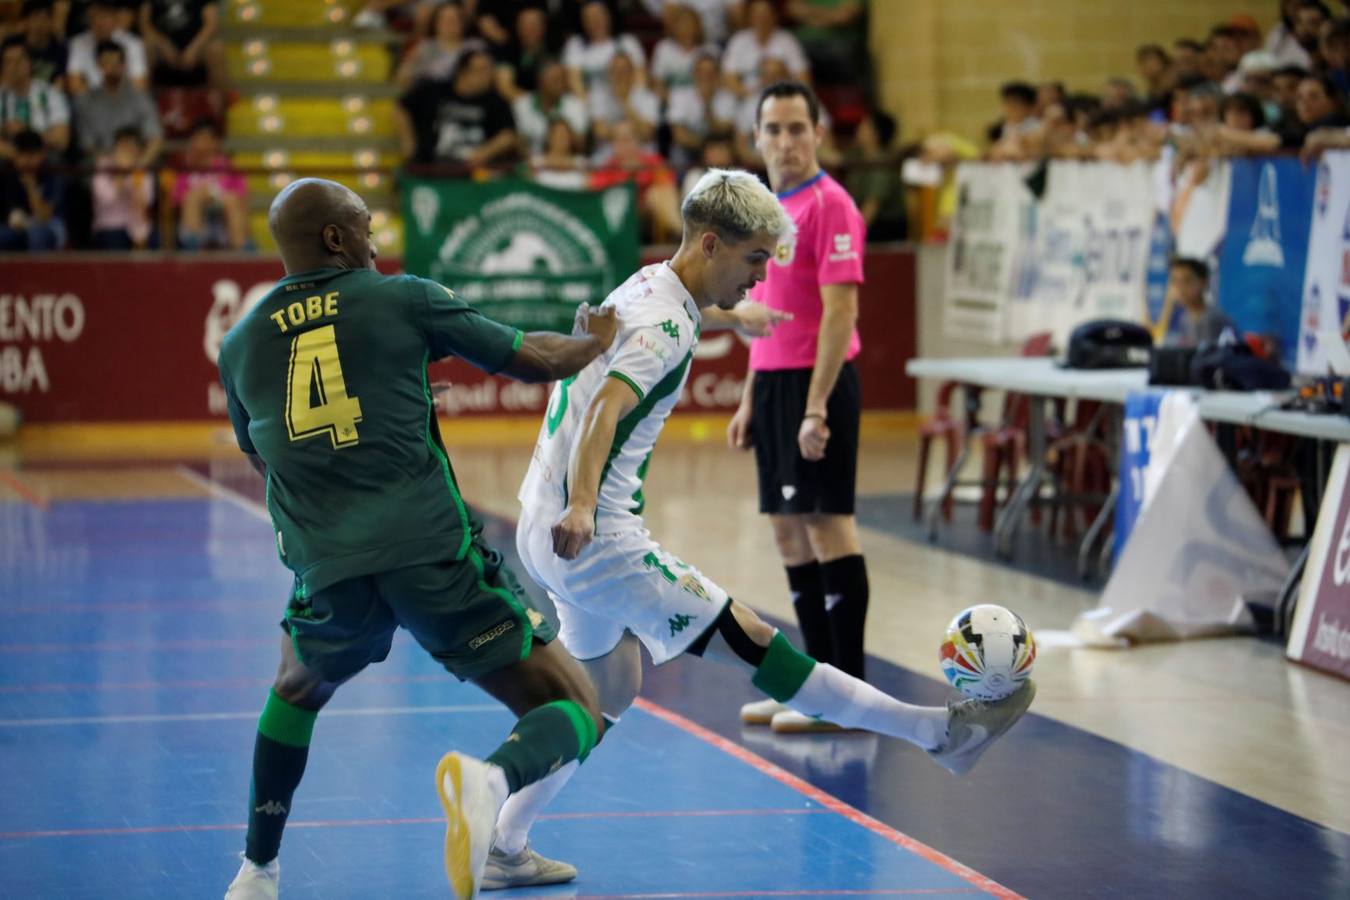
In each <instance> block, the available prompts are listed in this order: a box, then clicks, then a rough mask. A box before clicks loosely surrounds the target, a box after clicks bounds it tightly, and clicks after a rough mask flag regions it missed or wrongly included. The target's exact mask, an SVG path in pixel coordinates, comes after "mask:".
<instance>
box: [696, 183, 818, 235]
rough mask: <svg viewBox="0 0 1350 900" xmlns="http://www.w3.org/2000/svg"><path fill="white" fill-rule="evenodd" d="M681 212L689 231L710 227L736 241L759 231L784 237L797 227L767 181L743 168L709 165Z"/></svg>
mask: <svg viewBox="0 0 1350 900" xmlns="http://www.w3.org/2000/svg"><path fill="white" fill-rule="evenodd" d="M680 213H681V214H682V215H683V216H684V233H685V234H686V235H694V234H697V233H698V232H701V231H711V232H713V233H715V234H716V235H717V236H718V237H720V238H722V239H724V240H728V241H731V242H733V243H740V242H741V241H744V240H746V239H748V238H750V237H752V236H754V235H757V234H767V235H771V236H773V237H775V238H777V239H778V240H780V241H781V240H783V239H784V238H786V237H788V236H789V235H791V234H792V233H793V232H795V231H796V230H797V227H796V226H795V225H793V224H792V218H791V216H789V215H788V214H787V210H786V209H784V208H783V204H781V203H779V202H778V198H777V197H775V196H774V195H773V193H772V192H771V191H770V190H769V189H768V188H767V187H765V186H764V183H763V182H762V181H760V180H759V179H758V178H757V177H755V176H754V175H752V174H751V173H749V172H745V171H742V170H740V169H709V170H708V171H707V172H706V173H704V175H703V177H702V178H700V179H699V180H698V183H697V184H695V185H694V189H693V190H691V191H690V192H689V196H688V197H685V198H684V205H683V206H682V207H681V208H680Z"/></svg>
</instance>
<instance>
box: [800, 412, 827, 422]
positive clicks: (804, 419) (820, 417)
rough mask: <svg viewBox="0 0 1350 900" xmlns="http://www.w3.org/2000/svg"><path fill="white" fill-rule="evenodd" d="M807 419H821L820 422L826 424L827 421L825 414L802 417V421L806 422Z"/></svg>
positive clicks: (807, 414)
mask: <svg viewBox="0 0 1350 900" xmlns="http://www.w3.org/2000/svg"><path fill="white" fill-rule="evenodd" d="M807 419H819V420H820V421H822V422H824V421H825V414H824V413H806V414H805V415H804V416H802V421H803V422H805V421H806V420H807Z"/></svg>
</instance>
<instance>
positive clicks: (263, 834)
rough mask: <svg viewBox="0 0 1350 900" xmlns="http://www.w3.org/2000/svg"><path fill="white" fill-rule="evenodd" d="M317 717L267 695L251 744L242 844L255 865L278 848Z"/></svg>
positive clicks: (316, 713)
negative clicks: (246, 830)
mask: <svg viewBox="0 0 1350 900" xmlns="http://www.w3.org/2000/svg"><path fill="white" fill-rule="evenodd" d="M318 715H319V714H318V712H316V711H314V710H309V709H300V708H299V707H298V706H291V705H290V704H289V703H287V702H286V701H285V700H282V699H281V698H280V697H278V696H277V695H276V693H275V692H273V691H268V692H267V703H266V704H265V705H264V706H263V711H262V716H261V717H260V718H259V719H258V737H257V740H256V741H255V742H254V744H253V783H252V785H251V787H250V790H249V801H248V837H247V839H246V842H245V845H244V856H246V857H247V858H248V859H249V860H250V861H252V862H255V863H257V864H258V865H260V866H263V865H266V864H267V863H269V862H271V861H272V860H274V859H276V856H277V850H278V849H279V848H280V847H281V832H282V830H283V829H284V828H285V827H286V817H287V816H288V815H290V812H291V796H292V795H293V794H294V793H295V789H296V788H297V787H298V786H299V785H300V778H301V777H302V776H303V775H304V774H305V761H306V760H307V759H308V758H309V739H310V735H312V734H313V732H314V720H315V719H316V718H317V717H318Z"/></svg>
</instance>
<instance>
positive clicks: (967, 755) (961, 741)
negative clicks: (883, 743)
mask: <svg viewBox="0 0 1350 900" xmlns="http://www.w3.org/2000/svg"><path fill="white" fill-rule="evenodd" d="M1035 696H1036V685H1035V684H1034V683H1033V682H1031V681H1027V683H1026V684H1024V685H1022V686H1021V687H1020V688H1018V689H1017V692H1016V693H1014V694H1013V695H1012V696H1011V697H1007V698H1005V699H1003V700H999V701H998V702H996V703H990V702H987V701H984V700H974V699H966V700H959V701H956V702H954V703H949V704H947V741H946V743H944V744H943V745H942V746H941V747H939V748H937V749H936V750H929V751H928V755H929V756H931V757H932V758H933V761H934V762H936V763H937V764H938V765H940V766H942V768H944V769H946V770H947V771H948V772H951V773H952V774H953V775H964V774H966V773H967V772H969V771H970V770H971V769H972V768H974V767H975V763H976V762H978V761H979V759H980V756H981V755H983V754H984V751H986V750H988V749H989V747H990V745H992V744H993V743H994V741H996V740H998V738H1000V737H1002V736H1003V734H1004V733H1005V732H1007V730H1008V729H1009V728H1011V727H1013V725H1015V724H1016V723H1017V720H1018V719H1020V718H1022V716H1023V715H1024V714H1025V713H1026V711H1027V708H1028V707H1030V706H1031V701H1032V699H1033V698H1035Z"/></svg>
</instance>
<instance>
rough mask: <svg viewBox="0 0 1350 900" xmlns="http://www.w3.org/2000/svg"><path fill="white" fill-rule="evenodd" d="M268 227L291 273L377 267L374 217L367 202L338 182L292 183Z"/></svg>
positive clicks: (273, 210)
mask: <svg viewBox="0 0 1350 900" xmlns="http://www.w3.org/2000/svg"><path fill="white" fill-rule="evenodd" d="M267 226H268V228H269V229H270V230H271V232H272V237H273V239H274V240H276V242H277V249H279V250H280V251H281V259H282V262H283V263H284V264H285V266H286V271H287V272H304V271H307V270H309V269H322V268H328V267H337V268H344V269H366V268H374V266H375V252H374V248H373V247H372V246H371V243H370V211H369V210H368V209H366V204H365V201H363V200H362V199H361V198H360V197H358V196H357V195H356V194H355V193H354V192H352V191H351V190H349V189H348V188H345V187H343V186H342V185H340V184H338V183H337V182H335V181H326V180H324V179H322V178H301V179H299V180H298V181H293V182H291V183H290V184H288V185H287V186H286V187H284V188H282V190H281V193H279V194H277V196H276V199H275V200H273V201H272V207H271V209H269V210H268V212H267Z"/></svg>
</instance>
